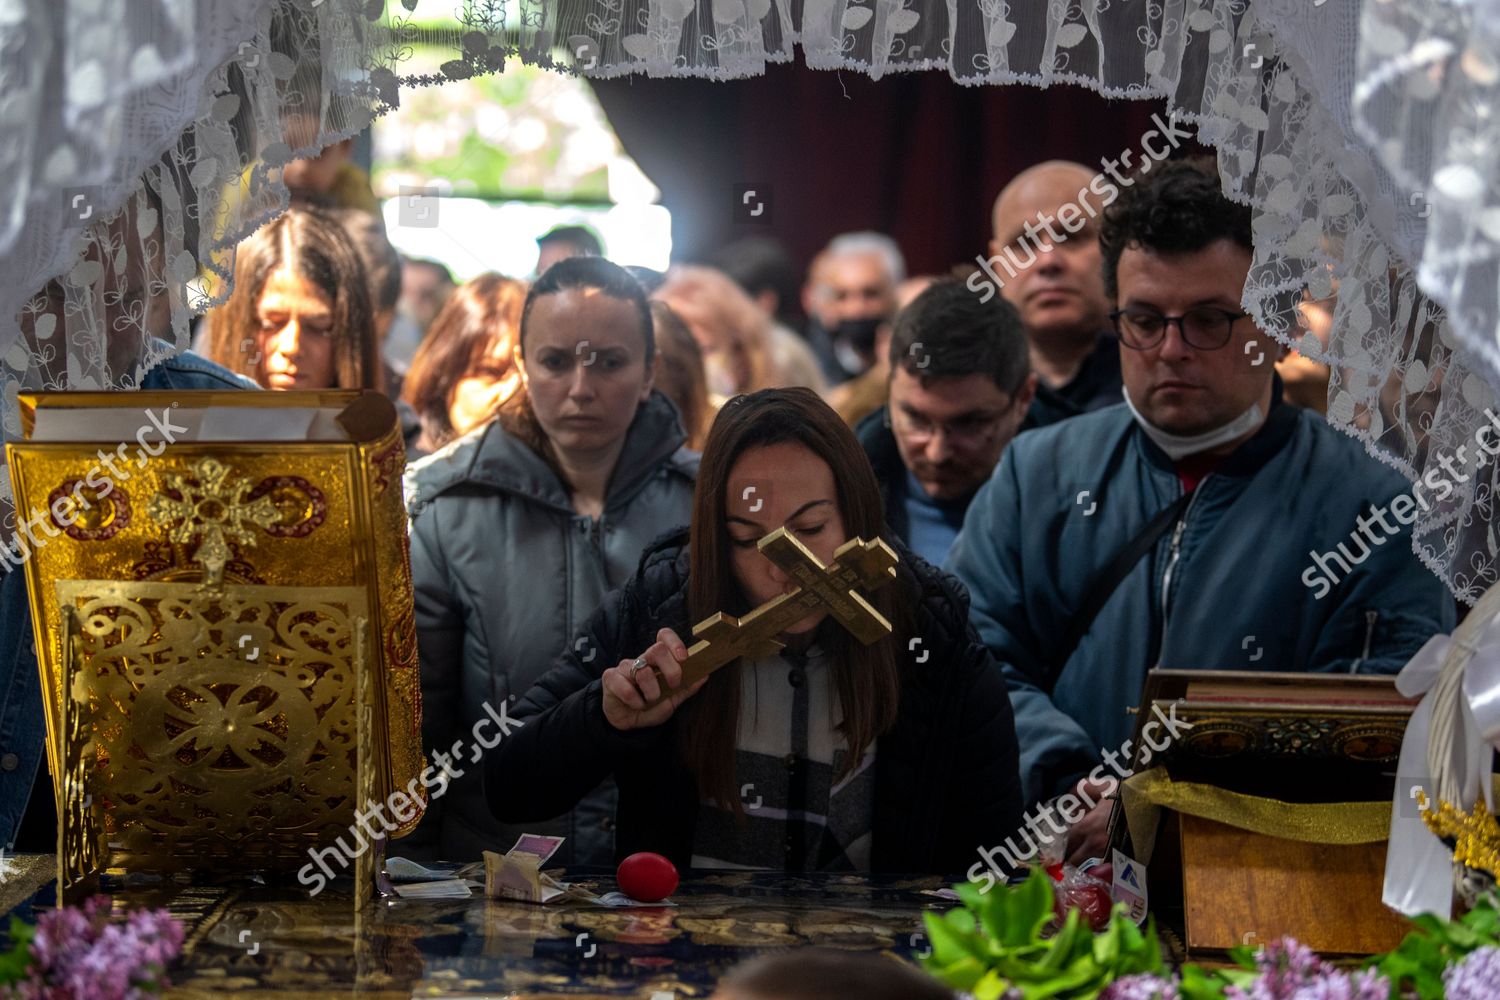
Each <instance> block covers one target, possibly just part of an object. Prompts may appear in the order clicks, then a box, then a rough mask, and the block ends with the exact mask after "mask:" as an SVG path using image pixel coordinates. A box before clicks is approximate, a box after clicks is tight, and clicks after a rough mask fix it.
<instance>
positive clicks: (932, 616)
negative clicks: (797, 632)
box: [485, 531, 1022, 875]
mask: <svg viewBox="0 0 1500 1000" xmlns="http://www.w3.org/2000/svg"><path fill="white" fill-rule="evenodd" d="M686 541H687V534H686V532H685V531H681V532H677V533H675V534H673V535H671V536H668V537H665V538H663V539H661V540H659V541H658V542H656V543H654V544H653V545H652V546H651V547H650V548H648V549H647V551H646V553H645V555H644V556H643V557H642V559H641V566H640V569H639V570H638V571H637V573H636V575H635V577H634V578H633V579H632V580H631V581H630V582H629V583H627V584H626V585H625V586H624V587H622V588H620V589H619V590H617V591H615V592H614V593H612V594H610V595H609V597H608V598H606V599H605V601H604V603H603V604H601V605H600V607H599V609H598V610H597V611H596V612H595V613H594V615H593V616H592V617H591V618H590V619H589V620H588V623H587V624H586V625H585V626H584V630H583V632H582V633H581V637H580V640H579V641H578V642H575V643H574V644H573V645H572V646H571V647H570V651H569V652H568V653H567V654H566V655H565V656H564V657H563V658H561V659H560V660H559V661H558V662H557V664H556V665H555V666H554V667H553V668H552V669H551V670H549V671H548V672H547V673H545V674H543V675H542V677H541V678H540V679H539V680H538V681H537V683H536V684H535V686H533V687H532V688H531V690H530V691H528V692H527V693H526V695H525V697H524V698H523V699H522V700H521V701H520V702H518V703H517V705H516V706H515V707H514V708H513V710H512V712H511V715H512V717H513V718H515V719H517V720H520V721H521V722H522V723H523V726H522V727H520V728H517V729H514V730H512V732H511V733H510V734H509V735H508V736H506V738H505V739H503V740H501V742H500V744H499V745H498V746H497V747H496V749H495V750H494V751H492V752H491V754H490V755H489V760H488V763H487V770H486V774H485V790H486V794H487V796H488V799H489V804H490V809H491V810H493V812H494V813H495V816H496V817H497V818H498V819H500V820H501V821H503V822H507V823H518V822H537V821H541V820H545V819H549V818H551V817H553V816H557V815H559V814H561V813H563V812H566V811H567V810H569V809H571V808H572V807H573V805H574V803H575V802H577V801H578V799H579V798H581V797H582V796H583V795H584V794H585V793H586V792H588V790H589V789H591V788H593V787H594V786H596V785H597V784H599V782H600V781H601V780H602V779H604V778H605V777H606V776H608V775H610V774H613V775H614V776H615V780H616V782H617V783H618V785H619V790H620V797H619V806H618V822H617V829H616V838H615V842H616V853H617V854H618V856H619V857H622V858H623V857H625V856H627V855H629V854H633V853H635V852H636V851H655V852H656V853H658V854H663V855H665V856H667V857H668V858H670V859H671V860H672V862H673V863H674V864H676V865H677V866H678V867H679V868H684V869H685V868H687V867H688V866H689V862H690V859H691V858H692V854H693V836H694V825H695V823H696V820H697V815H698V803H699V797H698V794H697V788H696V783H695V781H694V778H693V775H692V774H691V772H689V771H688V769H687V768H686V766H685V765H684V764H683V763H682V761H681V759H680V757H679V755H678V752H677V716H673V718H671V719H669V720H668V721H667V722H666V723H664V724H663V725H661V726H657V727H654V728H651V729H638V730H632V731H630V732H620V731H618V730H616V729H615V728H614V727H612V726H611V725H610V724H609V722H608V721H606V720H605V718H604V708H603V694H602V689H601V686H600V680H599V677H600V675H601V674H602V673H603V672H604V671H605V670H606V669H608V668H609V667H613V666H615V665H616V664H618V663H619V662H620V661H621V660H623V659H629V658H633V657H636V656H639V655H640V654H641V653H642V652H644V651H645V650H646V649H647V647H649V646H650V645H651V644H652V643H653V642H655V640H656V632H657V630H658V629H660V628H663V627H669V628H672V629H673V630H675V631H676V632H677V634H678V635H680V636H682V637H683V638H684V639H685V640H688V641H691V640H690V638H689V637H690V631H689V622H688V612H687V582H688V549H687V545H686ZM888 541H889V539H888ZM892 544H893V547H895V548H896V551H897V553H898V554H899V556H900V559H901V562H900V565H899V568H898V576H897V582H896V583H895V584H894V586H897V587H900V588H901V591H902V593H901V595H900V600H901V602H902V604H903V605H904V606H905V607H906V608H909V609H912V612H913V614H914V616H915V633H914V635H893V636H892V637H891V638H890V639H887V640H882V641H889V642H896V643H898V650H899V655H898V656H897V663H898V664H899V665H900V670H901V703H900V709H899V712H898V717H897V720H896V724H895V725H894V726H893V727H892V728H891V729H890V730H889V731H888V732H886V733H884V734H883V735H881V737H880V744H879V749H878V752H877V753H876V757H875V768H876V778H875V806H874V816H873V824H874V825H873V833H874V845H873V854H872V862H871V865H872V868H873V869H874V870H875V871H879V872H900V873H910V874H940V875H954V874H957V873H960V872H963V871H965V870H967V869H968V868H969V867H971V866H972V865H973V864H974V863H975V861H976V860H977V851H978V849H979V848H980V847H981V846H982V845H989V844H997V843H1000V842H1001V841H1003V840H1004V838H1005V837H1007V836H1009V835H1011V834H1012V833H1014V831H1015V830H1016V829H1017V828H1018V827H1019V826H1020V823H1021V805H1022V803H1021V786H1020V779H1019V776H1018V773H1017V749H1016V734H1015V722H1014V719H1013V717H1012V715H1011V708H1010V699H1009V697H1008V696H1007V695H1006V692H1005V681H1004V678H1003V677H1002V676H1001V672H1000V667H999V666H998V665H997V664H996V663H995V661H994V659H993V658H992V657H991V654H990V651H989V649H988V648H987V647H985V646H984V645H983V644H982V643H981V642H980V641H979V638H978V635H977V634H976V633H975V632H974V629H973V628H972V627H971V626H970V625H969V622H968V609H969V597H968V593H967V591H965V590H964V587H963V585H962V584H961V583H959V582H958V580H956V579H954V578H953V577H952V576H949V575H948V574H946V573H943V572H941V571H940V570H938V569H936V568H934V567H933V566H931V565H929V564H928V563H926V562H924V561H922V560H921V559H920V558H918V557H916V556H915V555H913V554H912V553H911V552H910V551H909V550H908V549H907V548H906V547H905V546H904V545H901V544H900V543H899V542H893V543H892ZM898 631H899V629H898ZM912 638H920V639H921V640H922V643H921V645H920V646H917V647H916V648H915V649H912V648H910V640H911V639H912ZM578 650H589V651H591V652H594V651H597V655H594V656H591V657H590V658H589V661H588V662H587V663H585V662H583V661H582V660H581V658H580V656H579V655H578V652H577V651H578ZM924 653H925V654H926V655H924ZM584 655H588V654H584ZM919 659H920V660H921V662H917V661H918V660H919ZM724 669H732V668H724Z"/></svg>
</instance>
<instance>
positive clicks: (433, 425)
mask: <svg viewBox="0 0 1500 1000" xmlns="http://www.w3.org/2000/svg"><path fill="white" fill-rule="evenodd" d="M525 302H526V283H525V282H523V281H517V280H515V279H514V278H507V277H505V276H503V275H500V274H495V273H494V272H489V273H487V274H481V275H480V276H479V277H477V278H474V279H472V280H470V281H467V282H465V283H464V284H463V285H461V286H460V287H458V288H457V289H455V290H454V291H453V292H452V293H451V294H450V295H449V296H448V300H447V301H446V302H445V303H443V308H442V310H441V311H440V312H439V313H438V314H437V317H436V318H435V319H433V321H432V326H431V327H429V328H428V330H427V335H426V337H424V338H423V339H422V346H421V347H418V348H417V353H416V355H415V356H414V357H413V358H412V359H411V369H410V371H408V372H407V373H406V382H405V384H404V385H403V386H402V388H401V398H402V399H404V400H405V401H406V402H407V403H408V404H410V406H411V408H412V409H413V410H415V411H416V413H417V417H418V418H419V419H420V420H421V421H422V436H421V439H420V440H419V442H418V444H419V447H421V449H422V450H423V451H436V450H437V449H439V448H441V447H442V446H443V445H445V444H447V443H448V442H449V441H452V440H453V439H454V438H455V437H457V436H458V433H457V431H456V430H455V429H454V427H453V419H452V417H451V416H450V410H451V408H452V405H453V392H454V390H455V389H456V388H457V387H458V383H459V382H460V381H462V380H463V379H464V378H465V377H466V376H468V375H472V374H474V373H475V371H476V370H477V369H478V368H479V367H480V366H481V365H482V364H488V363H490V362H487V361H486V360H485V359H486V358H487V357H490V356H492V355H494V354H496V353H497V352H496V350H495V348H496V344H497V342H499V344H500V345H501V346H502V352H503V353H502V356H501V357H499V358H498V359H497V360H496V361H494V362H493V364H495V365H496V367H497V368H499V369H500V370H499V371H497V372H496V375H497V377H499V378H505V377H507V376H509V375H511V374H512V373H513V371H514V367H515V362H514V361H513V359H512V357H511V352H512V351H513V350H514V349H515V346H516V342H517V337H518V334H519V331H520V326H521V306H522V305H523V304H524V303H525ZM502 402H503V401H502Z"/></svg>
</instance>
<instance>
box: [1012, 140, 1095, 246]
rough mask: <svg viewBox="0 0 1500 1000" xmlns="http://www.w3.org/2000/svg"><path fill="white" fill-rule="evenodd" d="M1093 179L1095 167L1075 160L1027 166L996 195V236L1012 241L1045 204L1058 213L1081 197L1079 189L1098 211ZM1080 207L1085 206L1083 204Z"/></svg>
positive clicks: (1049, 161)
mask: <svg viewBox="0 0 1500 1000" xmlns="http://www.w3.org/2000/svg"><path fill="white" fill-rule="evenodd" d="M1093 179H1094V171H1092V170H1090V169H1089V168H1088V167H1085V166H1084V165H1083V164H1081V163H1074V162H1073V161H1072V160H1048V161H1047V162H1046V163H1038V164H1037V165H1036V166H1034V167H1027V168H1026V169H1025V170H1023V171H1021V172H1020V173H1019V174H1017V175H1016V176H1015V177H1013V178H1012V179H1011V182H1010V183H1009V184H1007V185H1005V187H1003V188H1001V189H1000V194H999V195H997V196H996V198H995V205H994V207H993V208H992V209H991V210H990V225H991V226H992V227H993V230H994V232H993V235H994V237H995V239H997V240H1000V241H1001V243H1002V244H1004V243H1009V242H1010V241H1011V240H1013V239H1015V238H1016V237H1017V236H1018V235H1020V234H1021V232H1022V225H1023V224H1024V223H1025V222H1027V221H1028V220H1031V221H1034V220H1035V219H1036V214H1037V211H1039V210H1040V209H1044V208H1045V209H1048V210H1049V211H1051V212H1053V213H1054V214H1055V213H1056V211H1057V209H1058V208H1060V207H1061V206H1062V205H1063V204H1064V203H1066V202H1069V201H1075V202H1076V201H1078V198H1079V192H1080V191H1083V192H1085V193H1086V196H1087V197H1088V199H1089V203H1090V204H1091V205H1092V206H1093V208H1094V211H1095V213H1098V212H1100V211H1102V210H1103V208H1104V206H1103V203H1102V202H1101V201H1100V200H1099V197H1098V196H1097V195H1096V194H1094V193H1093V192H1091V191H1089V190H1088V187H1089V182H1090V181H1092V180H1093ZM1032 206H1037V207H1035V208H1034V207H1032ZM1078 207H1079V208H1084V206H1083V205H1082V204H1079V206H1078ZM1028 209H1030V211H1029V212H1028V211H1027V210H1028ZM1085 212H1087V209H1085Z"/></svg>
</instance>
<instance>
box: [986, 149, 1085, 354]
mask: <svg viewBox="0 0 1500 1000" xmlns="http://www.w3.org/2000/svg"><path fill="white" fill-rule="evenodd" d="M1097 180H1098V175H1096V174H1095V173H1094V171H1092V170H1090V169H1089V168H1088V167H1085V166H1083V165H1082V164H1080V163H1072V162H1069V161H1067V160H1049V161H1048V162H1046V163H1039V164H1037V165H1036V166H1034V167H1031V168H1029V169H1027V170H1024V171H1022V172H1021V173H1020V174H1018V175H1017V176H1016V177H1015V178H1014V179H1013V180H1012V181H1011V182H1010V183H1009V184H1007V185H1005V188H1004V189H1003V190H1002V191H1001V192H1000V196H999V197H998V198H996V199H995V207H994V211H993V212H992V215H991V222H992V224H993V226H994V238H993V239H992V240H991V241H990V254H991V255H992V258H994V257H1001V258H1002V259H1003V261H1004V271H1005V273H1006V274H1008V275H1010V277H1008V278H1007V279H1006V280H1005V281H1004V284H1003V285H1001V288H1000V292H1001V294H1002V295H1004V296H1005V298H1006V299H1007V300H1009V301H1010V303H1011V304H1012V305H1014V306H1015V307H1016V309H1017V310H1018V311H1019V312H1020V313H1021V322H1022V324H1023V325H1024V326H1025V328H1026V336H1027V337H1028V338H1029V339H1030V340H1031V341H1032V342H1033V344H1038V343H1041V342H1051V343H1053V344H1056V345H1060V344H1062V343H1066V344H1071V345H1076V347H1077V349H1078V350H1084V349H1086V347H1087V346H1088V345H1092V344H1093V342H1094V339H1095V338H1096V337H1097V336H1098V334H1099V332H1100V331H1102V330H1103V329H1104V328H1105V325H1106V324H1107V322H1108V318H1107V314H1108V312H1109V305H1108V300H1107V299H1106V298H1105V296H1104V280H1103V277H1102V274H1101V271H1100V258H1099V225H1098V217H1099V216H1100V215H1102V213H1103V211H1104V207H1105V203H1106V202H1105V199H1104V198H1103V197H1101V195H1100V193H1099V188H1100V186H1101V185H1100V184H1098V183H1096V181H1097Z"/></svg>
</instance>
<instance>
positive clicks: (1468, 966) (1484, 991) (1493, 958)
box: [1443, 947, 1500, 1000]
mask: <svg viewBox="0 0 1500 1000" xmlns="http://www.w3.org/2000/svg"><path fill="white" fill-rule="evenodd" d="M1443 995H1444V996H1446V997H1447V998H1448V1000H1494V998H1495V997H1500V948H1495V947H1486V948H1480V949H1479V950H1478V951H1474V952H1470V953H1469V955H1468V957H1467V958H1465V959H1464V960H1463V961H1462V962H1459V963H1458V964H1457V965H1454V966H1450V967H1449V968H1448V969H1447V970H1446V971H1445V972H1444V973H1443Z"/></svg>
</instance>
